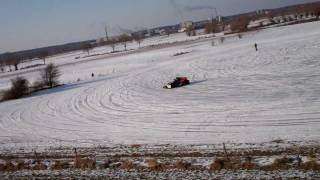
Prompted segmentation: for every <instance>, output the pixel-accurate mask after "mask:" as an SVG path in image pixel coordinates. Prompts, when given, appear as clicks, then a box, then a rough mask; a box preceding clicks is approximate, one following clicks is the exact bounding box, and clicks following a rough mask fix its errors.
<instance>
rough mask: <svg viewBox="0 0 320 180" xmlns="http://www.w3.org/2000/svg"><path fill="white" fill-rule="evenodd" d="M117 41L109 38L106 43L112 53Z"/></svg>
mask: <svg viewBox="0 0 320 180" xmlns="http://www.w3.org/2000/svg"><path fill="white" fill-rule="evenodd" d="M117 43H118V40H117V39H116V38H110V39H109V41H108V44H109V45H110V47H111V48H112V52H115V49H116V46H117Z"/></svg>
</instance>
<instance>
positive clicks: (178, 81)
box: [163, 77, 190, 89]
mask: <svg viewBox="0 0 320 180" xmlns="http://www.w3.org/2000/svg"><path fill="white" fill-rule="evenodd" d="M189 84H190V81H189V80H188V78H187V77H176V78H175V79H174V80H173V82H170V83H168V84H167V85H165V86H163V88H165V89H172V88H177V87H182V86H186V85H189Z"/></svg>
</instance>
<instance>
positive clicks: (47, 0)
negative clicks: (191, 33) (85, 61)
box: [0, 0, 316, 53]
mask: <svg viewBox="0 0 320 180" xmlns="http://www.w3.org/2000/svg"><path fill="white" fill-rule="evenodd" d="M314 1H316V0H0V24H1V25H0V53H4V52H13V51H19V50H25V49H33V48H39V47H45V46H51V45H58V44H63V43H68V42H76V41H83V40H89V39H97V38H99V37H103V36H104V34H105V33H104V27H105V26H107V29H108V31H109V33H110V34H119V33H122V32H124V31H126V30H141V29H144V28H151V27H158V26H162V25H170V24H177V23H180V22H182V21H184V20H204V19H208V18H210V17H212V15H213V10H212V8H216V9H217V11H218V14H219V15H222V16H227V15H232V14H238V13H243V12H249V11H254V10H257V9H267V8H276V7H281V6H286V5H291V4H299V3H305V2H314ZM210 7H211V8H210Z"/></svg>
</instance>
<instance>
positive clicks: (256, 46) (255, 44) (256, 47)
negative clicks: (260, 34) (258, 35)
mask: <svg viewBox="0 0 320 180" xmlns="http://www.w3.org/2000/svg"><path fill="white" fill-rule="evenodd" d="M254 48H255V49H256V51H258V44H257V43H254Z"/></svg>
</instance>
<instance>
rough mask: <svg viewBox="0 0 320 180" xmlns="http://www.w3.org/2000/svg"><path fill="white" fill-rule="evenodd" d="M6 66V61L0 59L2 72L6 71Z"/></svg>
mask: <svg viewBox="0 0 320 180" xmlns="http://www.w3.org/2000/svg"><path fill="white" fill-rule="evenodd" d="M4 67H5V61H4V60H3V59H0V70H1V72H4Z"/></svg>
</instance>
